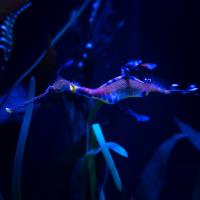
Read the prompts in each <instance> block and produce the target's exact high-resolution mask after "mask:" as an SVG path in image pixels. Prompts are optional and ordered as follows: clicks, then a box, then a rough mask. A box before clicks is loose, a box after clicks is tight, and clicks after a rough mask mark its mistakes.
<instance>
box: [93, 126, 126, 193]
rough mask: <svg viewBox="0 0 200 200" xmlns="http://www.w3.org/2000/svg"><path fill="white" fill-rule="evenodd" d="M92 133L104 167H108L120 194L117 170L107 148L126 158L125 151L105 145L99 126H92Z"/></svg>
mask: <svg viewBox="0 0 200 200" xmlns="http://www.w3.org/2000/svg"><path fill="white" fill-rule="evenodd" d="M92 132H93V134H94V135H95V138H96V140H97V142H98V144H99V146H100V149H101V151H102V154H103V156H104V159H105V161H106V165H107V166H108V169H109V170H110V172H111V175H112V177H113V180H114V183H115V185H116V187H117V189H118V190H119V191H120V192H121V191H122V182H121V178H120V176H119V172H118V170H117V167H116V165H115V162H114V160H113V158H112V155H111V153H110V151H109V149H108V147H109V148H112V149H113V150H114V151H116V152H118V153H119V154H120V155H124V156H125V157H127V156H128V154H127V152H126V150H125V149H123V148H122V147H121V146H120V145H118V144H116V143H107V144H106V141H105V138H104V136H103V132H102V130H101V127H100V125H99V124H93V125H92ZM97 152H98V150H97Z"/></svg>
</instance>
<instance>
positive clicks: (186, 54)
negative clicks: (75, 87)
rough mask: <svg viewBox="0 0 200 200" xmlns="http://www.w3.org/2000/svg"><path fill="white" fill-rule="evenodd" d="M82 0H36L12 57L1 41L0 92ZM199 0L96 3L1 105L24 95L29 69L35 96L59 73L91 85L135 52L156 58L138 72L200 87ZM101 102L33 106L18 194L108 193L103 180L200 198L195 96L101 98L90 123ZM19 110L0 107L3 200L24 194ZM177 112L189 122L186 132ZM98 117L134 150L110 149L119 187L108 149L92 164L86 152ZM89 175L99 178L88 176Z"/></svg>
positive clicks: (19, 24) (134, 190)
mask: <svg viewBox="0 0 200 200" xmlns="http://www.w3.org/2000/svg"><path fill="white" fill-rule="evenodd" d="M13 2H14V1H13ZM84 2H86V1H72V0H67V1H61V0H57V1H53V0H52V1H42V2H41V1H36V0H33V1H32V6H31V7H30V8H28V9H27V10H25V11H24V12H23V13H21V14H20V15H19V16H18V18H17V19H16V22H15V24H14V28H13V44H12V51H11V52H10V56H9V60H8V61H5V60H4V57H3V54H4V52H3V50H2V49H0V50H1V51H0V53H1V54H0V56H1V60H0V61H1V67H2V66H3V70H2V68H1V73H0V96H1V100H2V97H3V96H4V95H5V94H7V93H8V91H9V89H10V88H11V87H12V86H13V85H14V83H15V81H16V80H17V79H18V78H19V77H20V76H21V75H22V74H23V73H24V72H25V71H26V70H28V68H30V66H31V65H32V64H33V63H34V62H35V61H36V60H37V59H38V57H39V56H40V55H41V53H42V52H43V51H44V50H45V49H48V47H49V45H50V44H51V42H52V40H53V39H54V38H55V36H56V34H57V33H58V32H59V31H60V30H61V29H62V28H63V27H64V25H65V24H66V23H67V22H68V21H69V20H70V19H72V18H73V17H74V16H75V15H76V14H77V12H78V11H79V8H80V7H81V5H83V3H84ZM94 3H95V5H94ZM98 3H99V7H98ZM0 6H1V3H0ZM197 8H198V6H197V5H195V4H194V3H192V2H189V1H188V2H183V1H180V0H175V1H172V0H170V1H166V2H163V1H156V0H155V1H145V0H142V1H139V0H134V1H131V0H127V1H111V0H107V1H105V0H102V1H100V0H99V1H98V0H96V1H91V2H90V3H89V4H88V5H87V6H86V7H85V9H84V10H83V12H82V13H81V15H80V16H79V17H78V18H77V19H76V20H74V23H73V24H71V25H70V28H69V29H68V30H67V32H66V33H65V34H64V35H63V36H62V37H61V38H60V39H59V40H58V42H57V43H56V45H55V46H53V47H52V48H50V49H48V52H47V54H46V55H45V56H44V59H42V61H41V62H39V63H38V65H37V66H36V67H35V69H34V70H32V71H31V72H30V73H29V74H28V75H27V76H26V77H25V78H24V79H23V80H22V81H21V82H20V83H19V84H18V86H17V87H14V88H13V90H12V91H13V92H11V93H10V95H9V97H8V99H7V101H6V102H5V105H4V107H5V106H15V105H19V104H21V103H22V102H23V101H24V100H25V99H27V94H28V88H29V80H30V78H31V77H32V76H34V78H35V82H36V90H35V94H36V95H39V94H41V93H43V92H44V91H45V90H46V88H47V87H48V86H49V85H51V84H53V82H54V81H55V80H56V78H57V77H58V72H59V75H61V76H62V77H63V78H65V79H67V80H70V81H72V82H74V83H78V84H80V85H81V86H82V85H83V86H86V87H89V88H94V87H99V86H100V85H102V84H103V83H105V82H107V81H108V80H110V79H112V78H114V77H116V76H119V75H120V72H121V67H123V66H124V65H125V64H126V63H127V62H129V61H130V60H134V59H141V60H143V61H144V62H149V63H157V64H158V66H157V68H156V69H155V70H153V71H148V70H147V72H146V71H145V72H142V73H144V76H148V75H149V74H151V73H152V74H153V76H152V79H153V80H156V81H158V82H159V83H160V85H163V87H165V86H166V87H169V86H170V84H172V83H178V84H179V85H180V86H179V87H180V89H185V88H187V87H188V85H190V84H195V85H197V87H198V86H199V85H200V81H199V73H198V71H199V54H198V53H199V45H200V39H199V34H200V32H199V30H198V23H199V12H198V10H197ZM95 9H96V10H95ZM0 14H1V13H0ZM8 14H9V12H8ZM0 37H1V35H0ZM88 44H89V46H88ZM91 44H92V46H90V45H91ZM91 47H92V48H91ZM61 66H63V67H62V68H61ZM136 75H137V73H136ZM138 76H139V75H138ZM96 102H97V101H95V100H93V99H88V98H85V97H83V96H78V95H74V94H69V93H66V94H60V95H53V96H52V97H49V98H46V99H43V100H42V101H41V102H39V103H38V104H35V106H34V109H33V113H32V118H31V122H30V127H29V131H28V136H27V140H26V144H25V151H24V154H23V165H22V166H23V167H22V168H21V172H22V175H21V176H20V177H21V179H20V180H21V183H20V186H21V190H20V191H21V199H25V200H33V199H34V200H51V199H54V200H55V199H56V200H63V199H75V200H76V199H77V200H80V199H81V200H82V199H85V200H89V199H103V197H100V193H101V192H102V186H103V191H104V194H105V199H111V200H112V199H119V200H120V199H129V200H130V199H136V200H137V199H138V200H165V199H170V200H173V199H176V200H178V199H184V200H197V199H199V198H200V194H199V192H198V191H199V183H200V182H199V181H200V176H199V173H200V171H199V167H200V153H199V150H200V139H199V135H198V134H199V131H200V125H199V112H200V107H199V96H197V95H193V94H189V95H162V94H156V93H155V94H150V95H149V96H147V97H144V98H128V99H124V100H122V101H120V102H119V106H121V107H123V109H124V110H125V111H123V110H120V109H119V108H118V107H117V105H108V104H104V105H102V106H101V108H100V109H99V110H98V112H96V113H95V114H94V115H93V117H92V119H91V121H90V123H88V115H89V113H90V112H91V110H92V108H93V107H94V105H95V104H96ZM2 108H3V107H2ZM128 109H133V110H134V111H136V112H138V113H140V114H143V115H146V116H148V117H149V118H150V120H149V121H147V122H138V121H137V120H136V119H135V118H134V117H132V116H131V115H129V114H127V112H126V111H127V110H128ZM23 118H24V110H22V111H20V112H17V113H14V114H13V115H8V114H7V113H5V112H4V110H3V109H1V116H0V121H1V123H0V193H1V195H2V197H3V199H5V200H7V199H8V200H9V199H13V200H15V199H16V200H20V198H19V195H18V194H13V187H12V186H13V176H15V175H16V174H15V175H13V166H14V158H15V156H16V147H17V144H18V142H19V140H18V138H19V132H20V128H21V124H22V120H23ZM175 118H179V119H180V120H182V121H183V122H184V123H185V124H187V125H188V126H189V127H193V129H187V128H185V127H184V128H183V129H182V130H180V127H179V126H178V124H177V123H176V121H175ZM93 123H99V124H100V126H101V128H102V131H103V134H104V137H105V139H106V141H108V142H111V141H112V142H115V143H118V144H119V145H121V146H122V147H123V148H125V149H126V151H127V152H128V158H124V157H121V156H120V155H118V154H115V153H112V157H113V160H114V162H115V164H116V167H117V169H118V172H119V175H120V177H121V182H122V192H119V191H118V189H117V188H116V186H115V183H114V181H113V178H112V176H111V173H110V171H109V169H105V168H106V166H107V164H106V162H105V159H104V157H103V156H102V152H100V153H99V154H97V155H96V156H95V161H94V164H93V165H90V164H88V163H89V162H90V161H88V160H87V159H85V157H84V155H85V153H86V144H87V142H88V141H87V139H86V138H87V137H86V135H87V133H88V132H89V133H90V131H88V132H87V128H86V127H87V124H88V126H89V127H91V125H92V124H93ZM183 130H184V131H183ZM181 132H184V133H183V136H180V138H179V136H178V139H177V138H176V136H175V134H177V133H181ZM184 134H185V135H184ZM174 136H175V137H174ZM173 137H174V138H173ZM90 139H91V140H90V141H89V144H90V145H91V146H93V148H95V147H96V148H98V144H97V142H96V140H95V138H94V137H93V138H90ZM164 142H167V143H165V145H164V146H162V144H163V143H164ZM18 145H19V144H18ZM19 146H20V145H19ZM159 148H160V149H159ZM158 149H159V151H158ZM156 152H157V154H156V158H155V157H154V156H155V153H156ZM89 167H90V168H89ZM88 168H89V169H88ZM93 172H94V173H93ZM92 174H93V176H92ZM106 174H107V175H106ZM92 178H95V180H96V181H94V182H92V180H94V179H92ZM14 188H15V189H16V188H17V186H16V185H15V186H14ZM92 194H93V196H92ZM0 199H1V196H0Z"/></svg>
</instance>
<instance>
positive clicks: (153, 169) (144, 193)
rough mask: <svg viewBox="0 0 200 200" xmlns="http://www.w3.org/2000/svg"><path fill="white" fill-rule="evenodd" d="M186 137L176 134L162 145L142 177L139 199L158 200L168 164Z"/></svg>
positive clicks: (138, 193)
mask: <svg viewBox="0 0 200 200" xmlns="http://www.w3.org/2000/svg"><path fill="white" fill-rule="evenodd" d="M185 137H186V136H185V135H183V134H176V135H175V136H173V137H171V138H170V139H168V140H167V141H165V142H164V143H162V144H161V145H160V147H159V148H158V150H156V152H155V154H154V155H153V158H152V159H151V161H150V162H149V163H148V164H147V166H146V167H145V169H144V172H143V174H142V176H141V180H140V183H139V188H138V192H137V197H138V199H141V200H158V199H159V195H160V192H161V190H162V187H163V185H164V181H165V176H166V170H167V163H168V161H169V158H170V156H171V153H172V151H173V149H174V147H175V145H176V144H177V142H178V141H179V140H181V139H183V138H185Z"/></svg>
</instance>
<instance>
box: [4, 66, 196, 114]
mask: <svg viewBox="0 0 200 200" xmlns="http://www.w3.org/2000/svg"><path fill="white" fill-rule="evenodd" d="M125 70H126V69H125ZM197 89H198V88H196V87H189V88H188V89H186V90H177V89H175V88H172V89H165V88H162V87H160V86H159V85H157V84H154V83H152V82H149V81H147V82H146V81H142V80H140V79H138V78H137V77H135V76H131V75H130V74H129V73H122V74H121V76H118V77H116V78H113V79H112V80H109V81H108V82H106V83H105V84H103V85H101V86H100V87H97V88H93V89H92V88H87V87H83V86H80V85H78V84H76V83H73V82H71V81H68V80H66V79H64V78H61V77H60V78H58V80H57V81H55V83H54V84H53V85H51V86H49V87H48V88H47V89H46V91H45V92H44V93H43V94H41V95H39V96H37V97H34V98H32V99H30V100H27V101H25V102H24V103H23V104H21V105H19V106H16V107H14V108H6V111H7V112H9V113H12V112H13V111H16V110H19V109H21V108H23V107H25V106H27V105H29V104H30V103H35V102H38V101H40V99H42V98H45V97H48V96H51V95H53V94H61V93H72V94H77V95H80V96H85V97H88V98H90V99H96V100H99V101H102V102H104V103H106V104H116V103H118V102H119V101H121V100H123V99H126V98H131V97H144V96H147V95H148V94H149V93H152V92H157V93H162V94H171V93H181V94H187V93H190V92H193V91H196V90H197Z"/></svg>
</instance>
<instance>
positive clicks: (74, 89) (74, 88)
mask: <svg viewBox="0 0 200 200" xmlns="http://www.w3.org/2000/svg"><path fill="white" fill-rule="evenodd" d="M69 89H70V91H71V92H72V93H73V94H75V93H76V89H77V87H76V85H74V84H70V86H69Z"/></svg>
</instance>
